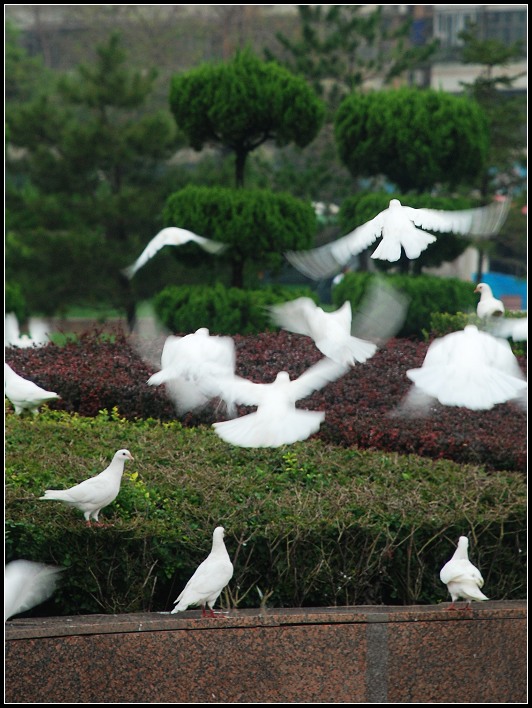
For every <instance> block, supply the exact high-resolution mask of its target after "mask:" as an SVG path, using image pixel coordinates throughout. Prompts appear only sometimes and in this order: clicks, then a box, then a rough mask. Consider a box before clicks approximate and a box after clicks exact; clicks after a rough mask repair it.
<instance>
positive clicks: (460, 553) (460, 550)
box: [454, 536, 469, 558]
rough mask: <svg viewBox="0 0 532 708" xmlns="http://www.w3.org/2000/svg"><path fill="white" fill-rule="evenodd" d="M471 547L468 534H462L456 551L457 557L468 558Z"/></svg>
mask: <svg viewBox="0 0 532 708" xmlns="http://www.w3.org/2000/svg"><path fill="white" fill-rule="evenodd" d="M468 547H469V539H468V538H467V536H460V538H459V539H458V546H457V547H456V551H455V554H454V555H455V558H467V557H468V556H467V549H468Z"/></svg>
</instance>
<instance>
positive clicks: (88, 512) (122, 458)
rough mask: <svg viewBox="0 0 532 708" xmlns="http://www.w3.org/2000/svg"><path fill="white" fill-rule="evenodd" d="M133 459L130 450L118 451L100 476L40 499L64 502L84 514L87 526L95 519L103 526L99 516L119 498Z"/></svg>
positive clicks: (46, 492)
mask: <svg viewBox="0 0 532 708" xmlns="http://www.w3.org/2000/svg"><path fill="white" fill-rule="evenodd" d="M133 459H134V458H133V455H132V454H131V453H130V452H129V450H118V451H117V452H115V454H114V457H113V459H112V460H111V464H110V465H109V467H107V468H106V469H104V471H103V472H100V474H97V475H96V476H95V477H90V478H89V479H86V480H85V481H84V482H80V484H76V485H75V486H74V487H70V488H69V489H47V490H46V491H45V493H44V496H42V497H39V499H44V500H50V501H61V502H64V503H65V504H67V505H68V506H73V507H75V508H76V509H79V510H80V511H82V512H83V516H84V517H85V521H86V523H87V526H91V525H92V524H91V519H94V522H95V525H96V526H102V525H103V524H101V523H99V522H98V515H99V513H100V511H101V510H102V509H103V508H104V507H106V506H108V505H109V504H111V502H113V501H114V500H115V499H116V497H117V496H118V492H119V491H120V484H121V482H122V475H123V473H124V465H125V463H126V460H133Z"/></svg>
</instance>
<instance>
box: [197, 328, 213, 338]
mask: <svg viewBox="0 0 532 708" xmlns="http://www.w3.org/2000/svg"><path fill="white" fill-rule="evenodd" d="M194 334H200V335H201V336H203V337H208V336H209V330H208V329H207V327H200V328H199V329H197V330H196V331H195V332H194Z"/></svg>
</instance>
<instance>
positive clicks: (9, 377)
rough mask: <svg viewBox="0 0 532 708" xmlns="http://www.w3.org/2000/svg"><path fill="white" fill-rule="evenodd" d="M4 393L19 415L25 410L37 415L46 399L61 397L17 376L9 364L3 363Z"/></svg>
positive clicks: (51, 399)
mask: <svg viewBox="0 0 532 708" xmlns="http://www.w3.org/2000/svg"><path fill="white" fill-rule="evenodd" d="M4 394H5V396H6V398H8V399H9V400H10V401H11V403H12V404H13V406H14V407H15V413H16V414H17V415H21V413H22V411H24V410H27V411H30V412H31V413H33V415H37V414H38V413H39V407H40V406H42V405H43V403H47V402H48V401H55V400H56V399H58V398H61V397H60V396H59V395H58V394H57V393H55V392H54V391H46V389H44V388H41V387H40V386H38V385H37V384H36V383H33V381H29V380H28V379H25V378H24V377H23V376H19V374H17V373H16V372H15V371H13V369H12V368H11V367H10V366H9V364H6V363H4Z"/></svg>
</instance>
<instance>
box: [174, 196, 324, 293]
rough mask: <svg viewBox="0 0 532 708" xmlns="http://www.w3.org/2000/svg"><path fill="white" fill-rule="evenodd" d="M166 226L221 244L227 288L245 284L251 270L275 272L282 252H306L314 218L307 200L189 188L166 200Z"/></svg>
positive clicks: (281, 258) (314, 226)
mask: <svg viewBox="0 0 532 708" xmlns="http://www.w3.org/2000/svg"><path fill="white" fill-rule="evenodd" d="M163 217H164V221H165V223H166V224H167V225H168V226H176V225H178V226H180V227H181V228H185V229H189V230H190V231H193V232H195V233H197V234H201V235H202V236H207V237H208V238H211V239H214V240H215V241H221V242H222V243H226V244H227V245H228V246H229V248H228V249H227V251H226V252H225V253H224V254H223V255H220V256H217V259H218V260H226V261H228V262H229V263H230V264H231V285H232V286H233V287H237V288H242V287H245V286H246V285H247V283H246V282H245V276H246V275H247V274H248V271H249V270H250V269H254V270H253V274H254V275H255V276H256V274H257V271H258V270H261V271H262V272H264V270H266V269H271V270H273V271H278V270H280V268H281V267H282V265H283V264H284V263H285V260H284V256H283V253H284V251H288V250H300V249H305V248H309V246H310V245H311V243H312V239H313V237H314V235H315V233H316V229H317V221H316V214H315V212H314V209H313V208H312V205H311V204H310V202H308V201H303V200H301V199H297V198H296V197H293V196H292V195H291V194H288V193H285V194H275V193H274V192H272V191H271V190H269V189H232V188H230V187H200V186H195V185H189V186H187V187H185V188H184V189H181V190H179V191H178V192H174V193H173V194H172V195H170V197H169V198H168V200H167V202H166V205H165V207H164V212H163Z"/></svg>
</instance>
